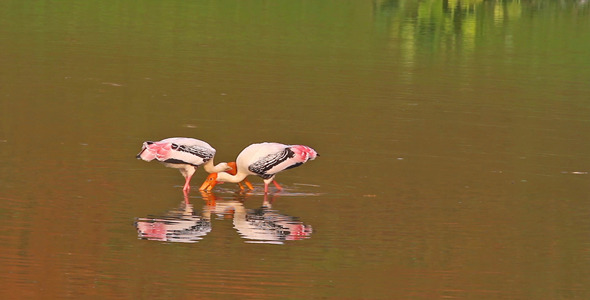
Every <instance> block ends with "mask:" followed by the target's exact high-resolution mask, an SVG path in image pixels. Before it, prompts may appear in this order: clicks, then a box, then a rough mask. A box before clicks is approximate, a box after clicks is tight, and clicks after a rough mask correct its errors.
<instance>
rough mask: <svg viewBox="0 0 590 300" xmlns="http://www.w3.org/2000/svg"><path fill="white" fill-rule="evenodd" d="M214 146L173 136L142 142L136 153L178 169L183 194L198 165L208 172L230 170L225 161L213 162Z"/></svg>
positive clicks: (138, 155) (138, 156) (146, 159)
mask: <svg viewBox="0 0 590 300" xmlns="http://www.w3.org/2000/svg"><path fill="white" fill-rule="evenodd" d="M214 156H215V148H213V147H211V145H209V144H208V143H206V142H203V141H201V140H197V139H192V138H185V137H174V138H167V139H164V140H161V141H159V142H152V141H148V142H144V143H143V147H142V148H141V152H139V154H137V158H138V159H143V160H145V161H152V160H154V159H156V160H158V161H159V162H161V163H163V164H164V165H165V166H167V167H170V168H175V169H178V170H180V173H181V174H182V176H184V178H185V182H184V187H183V188H182V190H183V192H184V193H185V194H188V192H189V191H190V188H191V187H190V181H191V177H192V176H193V174H194V173H195V171H196V170H197V168H198V167H199V166H203V169H205V171H207V172H209V173H216V172H223V171H226V172H227V171H231V170H232V168H231V167H230V166H228V164H227V163H224V162H222V163H219V164H217V165H214V164H213V157H214Z"/></svg>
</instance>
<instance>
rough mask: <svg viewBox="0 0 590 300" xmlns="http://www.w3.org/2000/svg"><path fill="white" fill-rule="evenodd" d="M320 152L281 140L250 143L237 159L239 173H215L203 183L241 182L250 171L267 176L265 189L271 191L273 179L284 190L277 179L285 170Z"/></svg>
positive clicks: (209, 185)
mask: <svg viewBox="0 0 590 300" xmlns="http://www.w3.org/2000/svg"><path fill="white" fill-rule="evenodd" d="M316 156H319V154H318V153H317V152H316V151H315V150H313V149H312V148H310V147H308V146H303V145H283V144H279V143H259V144H252V145H250V146H248V147H246V148H245V149H244V150H242V152H241V153H240V154H239V155H238V158H237V159H236V164H237V173H236V174H235V175H232V174H229V173H227V172H218V173H211V174H210V175H209V177H207V179H206V180H205V182H203V184H202V185H201V188H200V189H201V190H207V191H210V190H211V189H213V187H215V185H216V184H217V183H220V182H240V181H242V180H244V179H245V178H246V177H247V176H249V175H257V176H260V177H262V179H263V180H264V192H265V193H268V185H269V184H270V183H271V182H272V183H274V185H275V186H276V187H277V189H279V190H281V189H282V188H281V186H280V185H279V184H278V183H277V182H276V181H275V180H274V178H275V175H276V174H277V173H279V172H281V171H284V170H287V169H291V168H295V167H298V166H300V165H302V164H304V163H306V162H307V161H309V160H314V159H315V158H316Z"/></svg>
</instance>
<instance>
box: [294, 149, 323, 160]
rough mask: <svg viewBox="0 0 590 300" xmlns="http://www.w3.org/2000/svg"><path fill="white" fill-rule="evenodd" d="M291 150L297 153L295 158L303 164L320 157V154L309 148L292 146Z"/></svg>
mask: <svg viewBox="0 0 590 300" xmlns="http://www.w3.org/2000/svg"><path fill="white" fill-rule="evenodd" d="M291 150H292V151H293V152H295V157H296V158H298V159H299V160H301V161H302V162H306V161H308V160H314V159H315V158H316V156H319V154H318V153H317V152H316V151H315V150H313V149H312V148H311V147H308V146H303V145H294V146H291Z"/></svg>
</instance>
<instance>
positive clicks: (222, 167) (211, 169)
mask: <svg viewBox="0 0 590 300" xmlns="http://www.w3.org/2000/svg"><path fill="white" fill-rule="evenodd" d="M203 169H205V171H207V173H218V172H223V171H227V170H231V168H230V167H229V166H228V165H227V163H224V162H221V163H219V164H217V165H215V166H214V165H213V159H210V160H209V161H207V162H206V163H205V164H203Z"/></svg>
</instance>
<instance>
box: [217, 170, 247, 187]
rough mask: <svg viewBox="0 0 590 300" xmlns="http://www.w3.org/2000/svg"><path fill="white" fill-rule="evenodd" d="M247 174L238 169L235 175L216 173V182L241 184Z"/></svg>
mask: <svg viewBox="0 0 590 300" xmlns="http://www.w3.org/2000/svg"><path fill="white" fill-rule="evenodd" d="M248 175H249V174H248V173H245V172H243V171H241V170H240V169H239V168H238V173H237V174H236V175H231V174H229V173H226V172H219V173H217V181H221V182H234V183H235V182H242V180H244V178H246V177H247V176H248Z"/></svg>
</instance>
